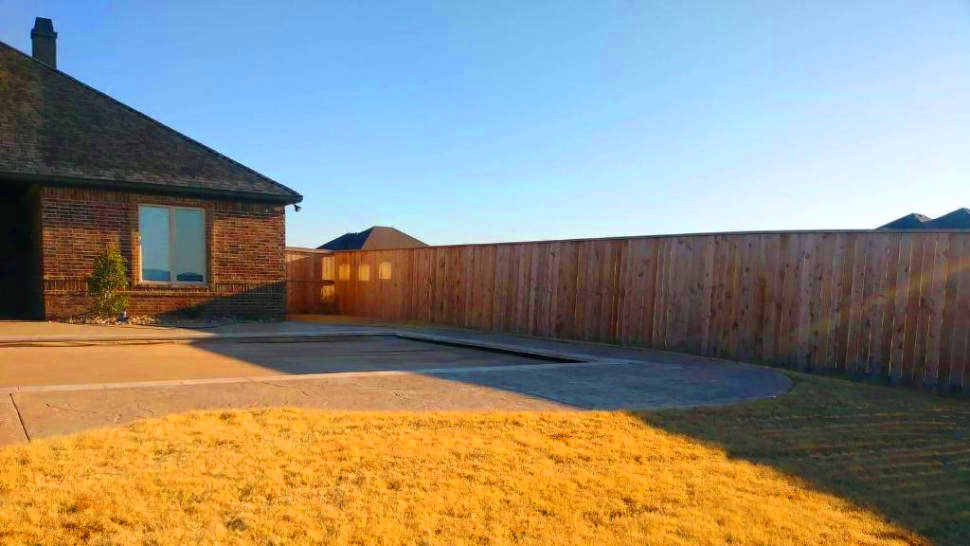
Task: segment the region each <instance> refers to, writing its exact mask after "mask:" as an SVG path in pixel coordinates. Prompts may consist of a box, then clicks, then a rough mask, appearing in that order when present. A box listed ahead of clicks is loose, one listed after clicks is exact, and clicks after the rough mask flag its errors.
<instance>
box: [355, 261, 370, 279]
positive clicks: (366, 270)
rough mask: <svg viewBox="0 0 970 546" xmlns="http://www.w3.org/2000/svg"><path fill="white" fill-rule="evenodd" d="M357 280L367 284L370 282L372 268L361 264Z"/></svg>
mask: <svg viewBox="0 0 970 546" xmlns="http://www.w3.org/2000/svg"><path fill="white" fill-rule="evenodd" d="M357 280H358V281H362V282H367V281H369V280H370V266H369V265H367V264H360V267H358V268H357Z"/></svg>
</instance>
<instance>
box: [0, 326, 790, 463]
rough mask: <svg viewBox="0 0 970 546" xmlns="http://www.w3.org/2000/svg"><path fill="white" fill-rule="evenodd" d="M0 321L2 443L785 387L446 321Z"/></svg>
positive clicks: (647, 354) (749, 375) (624, 403)
mask: <svg viewBox="0 0 970 546" xmlns="http://www.w3.org/2000/svg"><path fill="white" fill-rule="evenodd" d="M40 324H41V325H42V324H45V323H40ZM3 326H9V325H8V324H2V325H0V334H4V335H0V340H7V341H6V345H5V346H0V387H2V385H4V384H6V385H7V387H4V388H0V391H2V392H0V444H8V443H11V442H18V441H23V440H25V439H36V438H43V437H47V436H51V435H57V434H64V433H70V432H76V431H80V430H84V429H88V428H93V427H101V426H109V425H118V424H124V423H129V422H131V421H134V420H138V419H142V418H146V417H155V416H160V415H165V414H168V413H174V412H183V411H188V410H193V409H217V408H251V407H265V406H300V407H312V408H324V409H339V410H416V411H429V410H435V411H441V410H496V409H498V410H528V409H535V410H540V409H542V410H548V409H581V410H585V409H621V408H630V409H657V408H670V407H689V406H698V405H710V404H729V403H735V402H740V401H745V400H752V399H757V398H764V397H771V396H777V395H780V394H782V393H784V392H786V391H787V390H788V388H790V386H791V382H790V380H789V379H788V378H787V377H786V376H785V375H783V374H781V373H779V372H777V371H774V370H772V369H769V368H764V367H759V366H752V365H746V364H740V363H733V362H727V361H722V360H717V359H708V358H701V357H694V356H690V355H683V354H676V353H667V352H662V351H649V350H639V349H633V348H624V347H616V346H610V345H599V344H592V343H574V342H562V341H553V340H544V339H534V338H526V337H519V336H511V335H505V334H493V333H484V332H475V331H469V330H458V329H448V328H426V327H414V326H407V325H395V326H393V327H391V326H387V325H373V324H370V325H368V324H350V323H346V322H336V323H334V322H329V323H315V322H296V321H289V322H280V323H240V324H233V325H227V327H220V328H212V329H206V330H191V329H173V328H151V327H149V328H137V327H98V326H94V327H79V328H74V327H75V326H77V325H59V324H55V325H53V326H49V327H46V328H45V327H35V326H36V323H35V326H31V327H28V328H19V329H17V328H9V327H8V328H7V330H6V331H4V329H3ZM13 330H16V331H15V332H13ZM12 332H13V335H11V333H12ZM426 341H431V342H435V343H437V344H438V345H430V344H428V343H424V342H426ZM441 344H444V345H441ZM469 346H470V347H469ZM482 349H487V351H483V350H482ZM536 356H539V357H542V358H543V359H545V360H536ZM550 359H558V361H557V362H550ZM564 361H568V362H564ZM4 374H6V375H4ZM4 377H6V378H7V379H6V383H5V382H4V381H5V380H4V379H3V378H4ZM18 378H19V379H18ZM51 383H54V384H51Z"/></svg>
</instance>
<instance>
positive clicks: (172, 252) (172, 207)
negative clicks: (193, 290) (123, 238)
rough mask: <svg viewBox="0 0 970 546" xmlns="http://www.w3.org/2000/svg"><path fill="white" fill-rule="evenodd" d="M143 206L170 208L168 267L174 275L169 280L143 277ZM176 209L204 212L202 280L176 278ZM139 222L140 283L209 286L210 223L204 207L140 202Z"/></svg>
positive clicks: (137, 219) (170, 273)
mask: <svg viewBox="0 0 970 546" xmlns="http://www.w3.org/2000/svg"><path fill="white" fill-rule="evenodd" d="M143 208H156V209H166V210H168V269H169V275H170V276H171V277H172V278H171V279H169V280H167V281H151V280H145V279H144V278H142V273H143V270H144V253H143V252H142V234H141V210H142V209H143ZM176 210H193V211H199V212H200V213H201V214H202V257H203V261H204V262H205V271H204V272H203V275H204V278H203V280H202V281H179V280H175V277H176V276H177V275H176V272H175V265H174V264H173V261H174V260H175V211H176ZM136 222H137V223H138V284H145V285H152V286H192V287H203V288H204V287H208V286H209V224H208V223H207V222H206V211H205V209H204V208H202V207H185V206H181V205H161V204H154V203H139V204H138V217H137V218H136Z"/></svg>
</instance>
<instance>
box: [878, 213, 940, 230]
mask: <svg viewBox="0 0 970 546" xmlns="http://www.w3.org/2000/svg"><path fill="white" fill-rule="evenodd" d="M929 221H930V217H929V216H923V215H922V214H918V213H915V212H911V213H909V214H907V215H906V216H903V217H902V218H896V219H895V220H893V221H892V222H889V223H888V224H886V225H884V226H879V227H878V228H877V229H922V228H923V224H925V223H926V222H929Z"/></svg>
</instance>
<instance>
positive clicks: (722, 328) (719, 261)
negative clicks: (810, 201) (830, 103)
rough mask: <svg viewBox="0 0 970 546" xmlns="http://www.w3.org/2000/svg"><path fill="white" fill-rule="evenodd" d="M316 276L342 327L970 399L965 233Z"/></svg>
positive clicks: (419, 262)
mask: <svg viewBox="0 0 970 546" xmlns="http://www.w3.org/2000/svg"><path fill="white" fill-rule="evenodd" d="M328 262H329V263H330V265H326V264H327V263H328ZM327 268H329V270H326V269H327ZM318 270H319V271H321V277H320V278H321V282H329V281H332V283H333V284H332V286H333V291H332V293H331V300H330V301H329V303H328V304H327V305H328V306H329V309H332V310H333V311H335V312H340V313H344V314H349V315H358V316H368V317H376V318H381V319H388V320H419V321H426V322H431V323H440V324H448V325H455V326H462V327H468V328H478V329H482V330H491V331H498V332H508V333H515V334H527V335H534V336H543V337H551V338H561V339H576V340H590V341H599V342H607V343H618V344H628V345H638V346H644V347H651V348H658V349H668V350H673V351H682V352H688V353H694V354H699V355H707V356H717V357H723V358H730V359H737V360H746V361H754V362H765V363H771V364H775V365H781V366H787V367H791V368H795V369H814V370H831V371H844V372H848V373H851V374H872V375H883V376H887V377H889V378H890V379H892V380H895V381H899V382H906V383H916V384H922V385H924V386H928V387H940V388H943V389H946V390H949V389H951V388H952V389H960V388H963V389H966V387H967V378H966V376H967V368H968V360H970V347H968V332H970V233H968V232H956V231H920V232H901V231H891V232H887V231H838V232H836V231H813V232H764V233H720V234H697V235H675V236H649V237H629V238H611V239H592V240H572V241H542V242H528V243H500V244H485V245H463V246H442V247H425V248H414V249H402V250H375V251H345V252H335V253H333V254H332V255H330V257H326V256H324V257H322V258H321V263H320V266H319V267H318Z"/></svg>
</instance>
